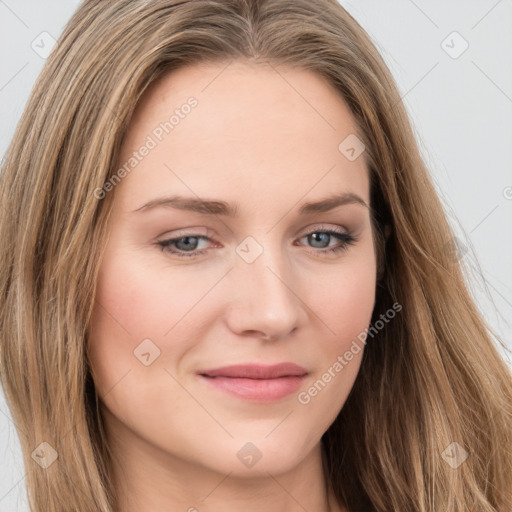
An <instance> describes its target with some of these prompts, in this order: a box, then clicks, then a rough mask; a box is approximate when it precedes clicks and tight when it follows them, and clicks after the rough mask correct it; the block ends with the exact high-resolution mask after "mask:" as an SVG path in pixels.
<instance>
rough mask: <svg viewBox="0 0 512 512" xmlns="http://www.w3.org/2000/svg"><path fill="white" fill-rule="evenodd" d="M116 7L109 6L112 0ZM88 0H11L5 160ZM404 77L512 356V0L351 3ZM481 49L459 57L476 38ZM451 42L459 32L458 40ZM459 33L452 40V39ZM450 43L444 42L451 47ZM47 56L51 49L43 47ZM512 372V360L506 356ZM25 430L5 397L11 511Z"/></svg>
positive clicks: (424, 144) (2, 134) (0, 493)
mask: <svg viewBox="0 0 512 512" xmlns="http://www.w3.org/2000/svg"><path fill="white" fill-rule="evenodd" d="M105 1H108V0H105ZM78 3H79V2H78V1H76V0H59V1H58V0H45V1H37V0H32V1H29V0H0V42H1V44H0V118H1V120H2V122H1V124H0V156H3V154H4V153H5V150H6V148H7V146H8V144H9V141H10V139H11V137H12V134H13V131H14V128H15V126H16V124H17V122H18V120H19V118H20V116H21V113H22V111H23V108H24V105H25V103H26V101H27V99H28V95H29V93H30V90H31V88H32V86H33V84H34V82H35V79H36V77H37V76H38V74H39V72H40V71H41V68H42V66H43V63H44V58H42V57H41V56H40V55H38V54H37V53H36V51H34V49H33V48H32V44H33V41H35V43H34V45H35V44H39V47H42V46H43V43H41V38H46V39H44V40H47V38H48V36H47V35H43V36H40V34H41V33H43V32H47V33H48V34H50V35H51V36H53V37H54V38H55V39H57V38H58V37H59V35H60V33H61V31H62V29H63V27H64V25H65V23H66V22H67V20H68V19H69V17H70V16H71V14H72V12H73V11H74V9H75V8H76V7H77V6H78ZM341 4H342V5H343V6H344V7H345V8H346V9H347V10H348V11H349V12H350V13H351V14H352V15H353V16H354V17H355V18H356V20H358V21H359V23H360V24H361V25H362V26H363V27H364V28H365V29H366V30H367V32H368V33H369V34H370V36H371V37H372V39H373V41H374V42H375V43H376V45H377V47H378V48H379V50H380V51H381V53H382V54H383V56H384V59H385V60H386V62H387V64H388V66H389V67H390V69H391V71H392V73H393V74H394V76H395V78H396V80H397V82H398V85H399V88H400V91H401V92H402V96H403V98H404V102H405V104H406V106H407V108H408V111H409V113H410V116H411V119H412V122H413V124H414V128H415V131H416V133H417V138H418V141H419V142H420V147H421V149H422V152H423V154H424V157H425V160H426V161H427V164H428V166H429V168H430V170H431V172H432V175H433V177H434V180H435V182H436V186H437V188H438V191H439V193H440V195H441V196H442V198H443V201H444V203H445V205H446V207H447V208H448V210H449V212H450V213H449V215H450V220H451V222H452V224H453V226H454V227H455V229H456V232H457V236H458V238H459V239H460V241H461V242H462V244H463V246H464V247H466V248H467V249H468V251H467V252H465V253H464V248H463V249H462V251H461V254H462V253H464V255H463V259H464V261H465V262H466V263H467V264H468V265H469V266H470V267H472V268H477V263H478V264H479V265H480V268H481V271H482V275H483V279H481V278H479V277H478V273H477V274H476V278H475V279H474V280H473V282H472V287H473V289H474V293H475V297H476V299H477V301H478V304H479V306H480V309H481V310H482V311H483V313H484V314H485V316H486V318H487V319H488V320H489V322H490V323H491V325H492V326H493V327H494V328H495V330H496V331H497V333H498V334H499V335H500V336H501V338H502V339H503V340H504V341H505V342H506V343H507V345H508V347H509V348H510V349H512V330H511V325H510V324H511V322H510V319H511V318H512V317H511V311H512V264H511V262H512V172H511V169H512V0H499V1H497V0H457V1H455V0H452V1H450V2H446V1H444V0H428V1H427V0H415V1H413V0H388V1H382V0H353V1H349V0H341ZM454 31H456V32H458V33H459V34H460V36H461V37H462V38H463V39H464V40H465V41H467V43H468V44H469V47H468V49H467V50H466V51H465V52H464V53H462V54H461V55H460V56H458V57H457V58H452V56H450V55H449V54H448V53H447V52H446V51H445V49H446V50H447V51H449V52H451V53H452V55H454V56H455V55H457V54H458V53H459V52H460V50H461V49H463V46H462V45H463V44H464V41H463V39H461V38H459V36H457V35H455V36H453V35H451V36H450V34H452V33H453V32H454ZM448 36H450V37H448ZM447 37H448V39H447ZM443 41H444V43H443ZM39 51H40V53H41V52H42V51H43V49H42V48H41V49H40V50H39ZM500 352H501V353H502V354H503V357H504V358H505V359H506V360H507V362H508V364H510V365H511V367H512V362H511V358H510V354H509V353H506V352H505V351H503V350H501V349H500ZM24 475H25V472H24V469H23V466H22V462H21V452H20V450H19V442H18V438H17V434H16V431H15V428H14V425H13V423H12V420H11V418H10V414H9V411H8V409H7V407H6V405H5V402H4V400H3V395H2V394H1V391H0V512H28V505H27V500H26V497H25V484H24Z"/></svg>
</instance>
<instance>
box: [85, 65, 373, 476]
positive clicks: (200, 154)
mask: <svg viewBox="0 0 512 512" xmlns="http://www.w3.org/2000/svg"><path fill="white" fill-rule="evenodd" d="M356 130H357V127H356V124H355V121H354V119H353V117H352V115H351V114H350V112H349V110H348V108H347V106H346V105H345V103H344V102H343V100H342V99H341V97H340V96H339V94H338V93H337V92H336V91H335V90H334V89H333V88H331V86H329V85H328V84H327V82H325V81H324V80H323V79H321V78H320V77H319V76H317V75H316V74H313V73H312V72H309V71H303V70H298V69H287V68H286V69H283V68H274V67H271V66H268V65H263V64H259V65H255V64H248V63H242V62H238V61H235V62H232V63H231V64H229V65H227V63H222V64H213V63H208V64H202V65H193V66H189V67H186V68H182V69H179V70H177V71H174V72H172V73H171V74H169V75H166V76H165V77H164V78H163V79H161V80H160V81H158V82H156V83H154V84H153V85H152V86H151V88H150V89H149V90H148V91H147V92H146V94H145V95H144V97H143V98H142V100H141V102H140V104H139V106H138V108H137V110H136V112H135V116H134V117H133V120H132V123H131V125H130V127H129V130H128V133H127V136H126V138H125V140H124V142H123V147H122V155H121V161H120V163H119V169H121V168H122V167H123V166H124V169H125V171H124V172H122V171H120V172H119V173H118V176H119V177H120V178H121V180H120V182H119V183H117V182H114V185H111V186H110V187H109V186H107V187H106V188H105V190H106V192H105V193H107V194H113V193H114V194H115V201H114V207H113V212H112V217H111V220H110V222H111V223H110V237H109V238H108V244H107V247H106V251H105V253H104V256H103V258H102V261H101V266H100V273H99V278H98V289H97V295H96V302H95V309H94V313H93V318H92V321H91V325H90V333H89V338H90V351H91V363H92V370H93V375H94V381H95V385H96V389H97V392H98V393H99V395H100V397H101V399H102V402H103V404H104V408H105V414H106V421H107V428H108V431H109V432H110V434H111V435H112V438H115V439H117V440H119V442H120V443H121V444H120V446H122V447H123V448H122V450H124V452H125V453H127V452H128V451H130V450H134V451H137V450H138V451H139V452H140V453H153V454H155V457H157V458H158V460H159V461H160V462H162V463H163V464H167V463H170V464H172V463H178V461H179V462H180V463H183V462H185V463H192V464H196V465H199V466H202V467H203V468H207V469H210V470H215V471H218V472H220V473H223V474H227V473H231V474H234V475H237V474H239V475H242V476H247V475H251V476H256V475H259V474H261V475H266V474H267V473H266V472H267V471H268V472H270V473H272V474H276V473H279V472H282V471H287V470H289V469H291V468H293V467H295V466H297V465H298V464H299V463H300V462H301V461H303V460H304V459H305V458H306V457H307V456H308V454H310V453H311V452H312V450H313V449H318V447H319V446H320V445H319V443H320V438H321V436H322V434H323V433H324V432H325V431H326V430H327V428H328V427H329V426H330V425H331V423H332V422H333V421H334V419H335V418H336V416H337V414H338V413H339V411H340V409H341V408H342V407H343V404H344V402H345V400H346V398H347V396H348V394H349V392H350V390H351V388H352V386H353V383H354V380H355V378H356V375H357V373H358V370H359V367H360V362H361V357H362V354H363V350H362V348H363V347H364V345H363V343H362V342H361V341H360V340H361V332H362V331H364V330H365V328H366V327H368V325H369V322H370V319H371V314H372V310H373V306H374V298H375V281H376V262H375V252H374V246H373V241H372V231H371V224H370V212H369V209H368V207H367V205H369V200H370V197H369V180H368V175H367V169H366V167H365V162H364V153H361V154H360V155H359V156H358V154H359V153H360V152H361V150H362V149H364V147H361V146H360V142H358V140H357V139H355V137H354V135H351V134H354V133H356ZM347 137H349V138H348V139H347V140H345V139H346V138H347ZM340 144H341V146H340ZM110 188H112V189H114V190H111V189H110ZM109 189H110V190H109ZM344 194H347V196H346V197H345V198H346V201H345V202H341V203H339V204H338V203H336V201H332V202H330V203H329V202H327V203H323V202H324V201H326V200H328V199H329V200H333V199H335V198H339V197H341V196H342V195H344ZM348 194H351V195H350V196H348ZM100 195H101V194H98V196H100ZM171 197H173V198H174V201H175V203H174V204H173V203H172V202H171V199H170V198H171ZM165 198H167V199H169V200H168V201H167V202H165V201H164V199H165ZM201 201H214V203H213V204H211V205H210V206H204V205H202V204H201ZM319 202H322V204H319V205H317V207H314V206H311V204H315V203H319ZM148 204H149V205H148ZM145 205H146V206H145ZM307 205H309V206H307ZM329 232H334V233H331V234H329ZM170 239H174V241H173V242H170V241H169V240H170ZM335 249H336V250H335ZM358 336H359V339H358ZM281 363H290V364H293V365H297V367H301V368H302V370H300V369H298V368H297V367H293V368H292V369H290V365H288V367H286V366H284V367H281V368H277V370H276V373H274V374H272V373H265V371H266V370H267V369H265V368H263V369H261V368H259V369H258V366H260V367H262V366H263V367H264V366H268V365H276V364H281ZM232 365H256V366H254V367H252V368H249V369H247V368H246V369H244V368H242V369H240V368H238V370H237V369H234V370H233V369H232V370H231V371H229V370H218V369H220V368H223V367H227V366H232ZM214 370H218V371H216V372H215V371H214ZM237 371H238V373H237ZM207 375H209V376H207ZM244 376H245V377H244Z"/></svg>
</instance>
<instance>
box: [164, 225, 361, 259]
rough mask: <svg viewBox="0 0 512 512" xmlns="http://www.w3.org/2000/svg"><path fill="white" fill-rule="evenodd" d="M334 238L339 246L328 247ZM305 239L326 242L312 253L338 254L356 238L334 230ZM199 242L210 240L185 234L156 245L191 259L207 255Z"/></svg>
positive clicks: (315, 233)
mask: <svg viewBox="0 0 512 512" xmlns="http://www.w3.org/2000/svg"><path fill="white" fill-rule="evenodd" d="M332 237H335V238H337V239H338V240H339V244H338V245H335V246H334V247H329V241H330V240H331V239H332ZM303 238H307V239H308V241H309V242H310V243H314V244H320V245H321V246H322V245H324V243H325V242H327V246H326V247H320V248H318V247H317V249H318V250H315V251H312V252H314V253H320V254H324V253H331V254H332V253H338V252H340V251H346V250H347V249H348V248H349V246H350V245H353V244H354V243H355V242H357V238H356V237H355V236H353V235H351V234H350V233H346V232H341V231H339V232H338V231H334V230H316V231H311V232H310V233H308V234H306V235H303V236H302V237H301V238H300V240H301V239H303ZM200 240H211V239H210V238H208V237H206V236H203V235H198V234H187V235H185V236H181V237H179V238H170V239H168V240H162V241H161V242H158V243H157V245H159V246H160V247H161V250H162V251H163V252H165V253H169V254H173V255H175V256H178V257H179V258H191V257H198V256H202V255H204V254H206V253H207V251H208V250H207V249H201V250H197V245H198V243H199V241H200Z"/></svg>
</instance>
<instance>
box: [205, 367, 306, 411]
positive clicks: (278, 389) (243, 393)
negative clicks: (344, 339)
mask: <svg viewBox="0 0 512 512" xmlns="http://www.w3.org/2000/svg"><path fill="white" fill-rule="evenodd" d="M197 373H198V376H199V377H200V378H201V379H202V380H203V381H204V382H206V383H208V384H209V385H210V386H213V387H214V388H216V389H218V390H220V391H223V392H226V393H228V394H231V395H234V396H237V397H239V398H242V399H244V400H249V401H252V402H259V403H269V402H275V401H277V400H280V399H282V398H284V397H286V396H288V395H290V394H292V393H294V392H296V391H297V390H298V389H299V388H300V386H301V385H302V382H303V381H304V379H305V377H306V376H307V374H308V372H307V370H306V369H305V368H303V367H301V366H299V365H296V364H294V363H280V364H274V365H261V364H239V365H233V366H224V367H222V368H215V369H211V370H201V371H199V372H197Z"/></svg>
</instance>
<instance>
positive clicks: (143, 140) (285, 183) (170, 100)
mask: <svg viewBox="0 0 512 512" xmlns="http://www.w3.org/2000/svg"><path fill="white" fill-rule="evenodd" d="M191 99H193V100H191ZM192 104H193V105H194V106H193V107H190V105H192ZM357 132H358V127H357V125H356V122H355V120H354V118H353V115H352V114H351V112H350V110H349V108H348V107H347V105H346V103H345V102H344V100H343V98H342V97H341V95H340V93H339V92H338V91H337V90H336V89H335V88H334V87H333V86H332V85H331V84H330V83H329V82H328V81H327V80H325V79H324V78H322V77H321V76H320V75H318V74H316V73H314V72H312V71H309V70H303V69H298V68H285V67H278V66H275V65H273V64H272V65H271V64H262V63H258V64H254V63H249V62H242V61H232V62H229V61H228V62H218V63H212V62H209V63H199V64H194V65H189V66H186V67H182V68H179V69H177V70H175V71H172V72H170V73H168V74H167V75H165V76H163V77H162V78H160V79H159V80H158V81H156V82H154V83H153V84H152V85H151V86H150V87H149V88H148V90H146V92H145V94H144V95H143V97H142V98H141V100H140V102H139V104H138V106H137V109H136V111H135V113H134V116H133V118H132V121H131V124H130V127H129V130H128V133H127V136H126V138H125V140H124V142H123V147H122V153H121V162H120V165H122V164H125V163H127V162H128V160H129V159H130V156H131V155H133V153H134V152H137V151H138V149H140V148H141V147H142V146H143V145H151V146H152V147H151V150H150V151H148V152H146V153H147V154H146V156H144V158H143V159H141V160H140V161H139V162H138V163H137V164H136V166H134V168H133V169H134V170H133V171H132V172H130V173H129V176H128V177H127V178H125V179H124V180H123V183H122V184H121V185H122V187H120V188H123V192H122V194H125V193H128V195H130V196H132V199H133V200H132V201H131V204H133V205H134V206H135V204H134V201H136V200H137V198H141V197H144V198H151V195H152V194H153V195H154V192H155V190H158V191H159V192H168V193H181V194H186V195H191V193H193V194H196V195H198V196H203V195H204V196H215V197H223V198H225V199H226V200H227V201H229V200H230V197H229V195H230V193H231V194H235V197H231V199H233V200H235V198H240V197H242V198H243V196H244V194H245V193H250V195H251V197H252V198H253V199H254V198H258V199H259V200H260V204H261V200H263V199H264V198H265V197H267V198H268V199H269V200H272V199H276V198H277V197H281V198H283V200H286V201H289V200H293V199H294V198H295V201H298V200H299V199H300V197H301V196H303V195H305V194H307V195H308V198H314V197H316V196H322V197H323V196H325V193H326V192H328V193H333V192H341V191H350V192H356V193H358V194H359V195H361V196H362V197H363V198H364V199H365V200H366V201H367V202H369V197H368V193H369V191H368V177H367V171H366V165H365V161H364V154H363V155H361V157H360V158H357V159H355V160H353V161H350V160H349V159H347V158H346V157H345V156H344V154H342V153H341V152H340V149H339V145H340V143H341V142H342V141H343V140H344V139H345V138H346V137H347V136H349V135H350V134H355V133H357ZM150 140H151V141H152V142H151V143H150V142H149V141H150ZM118 192H121V191H118ZM116 193H117V192H116ZM133 196H136V197H133ZM139 202H140V201H139ZM237 202H243V201H240V200H238V201H237Z"/></svg>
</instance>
